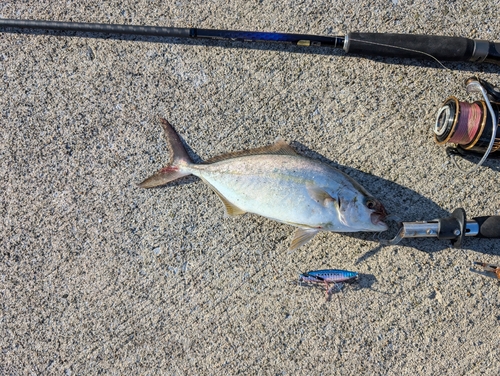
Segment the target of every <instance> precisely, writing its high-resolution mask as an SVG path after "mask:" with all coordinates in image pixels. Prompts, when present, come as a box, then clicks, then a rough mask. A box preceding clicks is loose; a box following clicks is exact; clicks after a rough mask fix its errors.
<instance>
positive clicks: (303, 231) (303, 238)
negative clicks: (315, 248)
mask: <svg viewBox="0 0 500 376" xmlns="http://www.w3.org/2000/svg"><path fill="white" fill-rule="evenodd" d="M318 232H319V230H318V229H315V228H301V227H299V228H298V229H297V230H295V234H294V235H293V240H292V242H291V243H290V246H289V247H288V250H289V251H293V250H295V249H297V248H299V247H301V246H303V245H304V244H306V243H307V242H308V241H309V240H311V239H312V238H314V236H315V235H316V234H317V233H318Z"/></svg>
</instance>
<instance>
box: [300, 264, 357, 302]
mask: <svg viewBox="0 0 500 376" xmlns="http://www.w3.org/2000/svg"><path fill="white" fill-rule="evenodd" d="M357 278H358V273H356V272H350V271H348V270H341V269H323V270H312V271H310V272H306V273H302V274H301V275H300V276H299V283H309V284H324V285H325V288H326V291H325V296H326V299H327V300H328V297H329V296H330V294H331V293H332V291H333V289H334V288H337V289H338V290H339V291H340V290H341V289H342V286H343V284H344V282H353V281H355V280H356V279H357ZM330 284H333V287H332V288H330Z"/></svg>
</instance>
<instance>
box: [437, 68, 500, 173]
mask: <svg viewBox="0 0 500 376" xmlns="http://www.w3.org/2000/svg"><path fill="white" fill-rule="evenodd" d="M465 85H466V90H467V92H468V93H481V94H482V96H483V100H480V101H476V102H473V103H469V102H460V101H459V100H458V99H457V98H456V97H453V96H452V97H449V98H448V99H447V100H446V101H445V102H444V103H443V105H442V106H441V108H440V109H439V111H438V113H437V117H436V124H435V125H434V139H435V141H436V142H437V143H438V144H439V145H443V144H454V146H449V147H447V149H446V152H447V154H448V155H449V156H454V155H462V156H464V155H469V154H473V155H482V158H481V160H480V162H479V163H478V164H477V165H476V166H475V167H474V169H475V168H477V167H479V166H480V165H481V164H483V162H484V161H485V160H486V158H488V156H489V155H491V156H495V157H500V127H499V124H498V119H499V117H500V91H499V90H498V89H497V88H495V87H493V86H492V85H491V84H489V83H488V82H486V81H485V80H482V79H480V78H476V77H472V78H469V79H468V80H467V81H466V82H465Z"/></svg>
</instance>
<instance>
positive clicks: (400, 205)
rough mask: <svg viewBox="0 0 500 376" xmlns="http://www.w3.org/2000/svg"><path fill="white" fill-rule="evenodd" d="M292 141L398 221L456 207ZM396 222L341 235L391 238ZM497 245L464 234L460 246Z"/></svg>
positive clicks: (432, 245)
mask: <svg viewBox="0 0 500 376" xmlns="http://www.w3.org/2000/svg"><path fill="white" fill-rule="evenodd" d="M291 145H292V146H293V147H294V148H295V150H297V152H298V153H299V154H302V155H304V156H306V157H309V158H312V159H316V160H320V161H322V162H324V163H327V164H329V165H330V166H332V167H334V168H336V169H338V170H340V171H342V172H344V173H345V174H347V175H349V176H350V177H351V178H353V179H354V180H356V181H357V182H359V183H360V184H361V185H362V186H363V187H365V188H367V189H368V191H369V192H370V193H371V194H373V196H374V197H376V198H378V199H380V201H381V202H382V203H383V205H384V206H385V208H386V210H387V212H388V213H389V215H390V216H395V217H396V218H397V222H403V221H404V222H416V221H431V220H433V219H436V218H446V217H449V216H451V212H452V211H453V210H454V209H455V208H451V211H447V210H445V209H443V208H441V207H440V206H439V205H437V204H436V203H435V202H434V201H432V200H431V199H429V198H427V197H425V196H422V195H421V194H419V193H418V192H416V191H414V190H412V189H410V188H407V187H404V186H402V185H399V184H397V183H395V182H393V181H390V180H386V179H383V178H381V177H378V176H374V175H371V174H368V173H365V172H362V171H360V170H357V169H355V168H352V167H348V166H343V165H340V164H338V163H336V162H334V161H332V160H330V159H328V158H326V157H324V156H323V155H321V154H319V153H317V152H315V151H314V150H311V149H309V148H308V147H307V146H305V145H303V144H301V143H300V142H297V141H294V142H292V143H291ZM465 210H466V211H467V208H465ZM397 222H396V221H394V222H393V221H390V222H389V223H388V225H389V229H388V230H387V231H385V232H382V233H380V234H374V233H370V232H359V233H358V232H352V233H349V232H348V233H342V236H348V237H351V238H355V239H359V240H366V241H377V242H379V241H380V240H381V239H383V240H390V239H392V238H394V237H395V236H396V234H397V232H398V229H399V226H398V224H397ZM398 244H399V245H403V246H406V247H412V248H415V249H418V250H419V251H422V252H426V253H434V252H438V251H441V250H443V249H447V248H450V247H451V242H450V241H448V240H439V239H437V238H410V239H403V240H401V242H400V243H398ZM499 245H500V242H499V240H498V239H484V238H483V239H480V238H474V237H465V238H464V241H463V247H462V248H467V249H471V250H474V251H477V252H480V253H484V254H490V255H500V250H499V249H498V248H499V247H498V246H499ZM495 246H496V247H495ZM384 247H385V246H384V245H383V244H381V243H380V242H379V244H378V245H377V246H376V247H374V248H373V249H371V250H370V251H368V252H366V253H365V254H364V255H362V256H361V257H360V258H359V259H358V260H357V262H356V263H357V264H358V263H360V262H362V261H364V260H366V259H368V258H370V257H371V256H373V255H375V254H376V253H377V252H379V251H380V250H382V249H383V248H384ZM495 248H496V249H495Z"/></svg>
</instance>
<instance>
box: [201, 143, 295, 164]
mask: <svg viewBox="0 0 500 376" xmlns="http://www.w3.org/2000/svg"><path fill="white" fill-rule="evenodd" d="M268 154H276V155H294V156H296V155H297V153H296V152H295V150H294V149H293V148H292V147H291V146H290V145H288V144H287V143H286V141H284V140H283V139H281V138H278V139H276V141H275V143H274V144H272V145H268V146H262V147H260V148H255V149H247V150H241V151H235V152H232V153H226V154H222V155H219V156H217V157H213V158H210V159H207V160H206V161H204V162H203V163H206V164H209V163H215V162H220V161H224V160H227V159H232V158H237V157H245V156H249V155H268Z"/></svg>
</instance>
